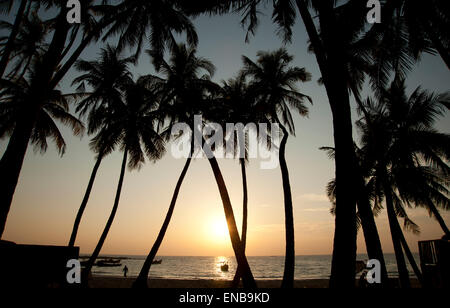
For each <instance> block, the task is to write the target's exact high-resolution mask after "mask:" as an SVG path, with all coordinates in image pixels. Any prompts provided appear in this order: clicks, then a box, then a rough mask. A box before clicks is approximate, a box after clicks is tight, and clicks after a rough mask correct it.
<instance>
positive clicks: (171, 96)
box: [133, 45, 216, 288]
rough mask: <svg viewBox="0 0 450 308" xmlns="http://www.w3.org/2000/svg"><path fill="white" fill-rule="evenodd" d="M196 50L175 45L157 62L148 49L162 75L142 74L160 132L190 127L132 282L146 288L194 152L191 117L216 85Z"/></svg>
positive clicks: (168, 134) (209, 66)
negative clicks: (156, 100)
mask: <svg viewBox="0 0 450 308" xmlns="http://www.w3.org/2000/svg"><path fill="white" fill-rule="evenodd" d="M196 52H197V51H196V49H195V48H192V47H191V48H187V47H186V46H185V45H177V46H175V47H174V48H173V49H172V53H171V58H170V60H169V62H166V61H165V60H162V61H161V60H160V59H159V55H158V54H155V53H154V51H153V50H148V54H149V55H150V56H151V58H152V61H153V63H154V64H155V67H158V66H159V70H158V72H160V73H161V74H162V75H163V78H161V77H158V76H152V75H148V76H145V77H144V78H145V79H146V80H147V82H148V84H149V85H152V86H153V87H154V88H155V89H156V91H158V92H159V93H161V97H162V99H161V104H160V109H159V112H160V114H161V116H162V117H163V118H164V119H166V120H168V122H169V124H168V127H167V128H165V129H164V132H163V133H162V135H163V136H164V137H165V138H166V139H167V140H169V139H170V138H171V137H172V136H171V132H172V128H173V127H174V126H175V125H176V124H177V123H188V125H189V126H190V127H191V136H190V145H191V149H190V153H189V156H188V157H187V159H186V163H185V165H184V167H183V170H182V172H181V174H180V176H179V178H178V181H177V184H176V186H175V190H174V193H173V195H172V199H171V202H170V205H169V209H168V211H167V214H166V217H165V219H164V223H163V225H162V227H161V229H160V231H159V233H158V237H157V239H156V241H155V243H154V244H153V246H152V248H151V250H150V252H149V254H148V256H147V258H146V260H145V262H144V265H143V266H142V269H141V271H140V273H139V276H138V278H137V279H136V281H135V282H134V284H133V286H134V287H136V288H139V287H147V278H148V274H149V272H150V268H151V265H152V262H153V260H154V258H155V257H156V255H157V253H158V250H159V247H160V246H161V244H162V241H163V239H164V236H165V234H166V232H167V229H168V227H169V224H170V220H171V218H172V215H173V212H174V210H175V205H176V202H177V198H178V194H179V192H180V189H181V186H182V184H183V181H184V178H185V176H186V174H187V171H188V170H189V166H190V164H191V161H192V158H193V155H194V151H195V148H194V136H193V132H194V125H193V123H194V116H195V115H198V114H200V112H201V110H202V109H204V107H203V105H204V95H205V91H207V90H208V89H211V88H214V87H216V85H215V84H214V83H212V82H211V81H210V78H211V76H212V75H213V74H214V71H215V67H214V65H213V64H212V63H211V62H210V61H209V60H207V59H205V58H202V57H198V56H197V55H196ZM155 61H157V62H158V65H156V63H155ZM160 61H161V62H160ZM202 74H203V75H202Z"/></svg>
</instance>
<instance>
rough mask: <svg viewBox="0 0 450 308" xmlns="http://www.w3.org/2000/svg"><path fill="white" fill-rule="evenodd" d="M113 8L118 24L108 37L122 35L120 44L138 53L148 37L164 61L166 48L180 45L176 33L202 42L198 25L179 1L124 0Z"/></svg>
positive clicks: (194, 44)
mask: <svg viewBox="0 0 450 308" xmlns="http://www.w3.org/2000/svg"><path fill="white" fill-rule="evenodd" d="M111 10H112V14H113V15H114V23H113V24H112V26H111V28H110V29H109V30H108V32H107V33H106V34H105V37H104V39H107V38H110V37H111V36H114V35H117V34H118V35H119V43H118V47H119V48H120V49H122V48H124V47H126V46H133V47H136V51H135V55H136V56H137V55H139V54H140V53H141V51H142V48H143V46H144V43H145V40H147V39H148V40H149V42H150V44H151V48H152V50H153V53H154V56H155V57H157V58H158V61H159V60H162V58H163V55H164V51H165V49H166V47H168V48H169V50H171V49H172V48H174V47H175V46H176V45H177V42H176V40H175V37H174V34H173V33H174V32H175V33H177V34H183V33H184V34H186V40H187V43H188V44H189V45H190V46H196V45H197V43H198V37H197V33H196V31H195V27H194V25H193V24H192V22H191V20H190V19H189V18H188V17H187V16H186V14H185V12H184V11H183V9H182V8H180V5H178V3H177V1H171V0H124V1H122V2H121V3H120V4H119V5H117V6H116V7H114V8H111Z"/></svg>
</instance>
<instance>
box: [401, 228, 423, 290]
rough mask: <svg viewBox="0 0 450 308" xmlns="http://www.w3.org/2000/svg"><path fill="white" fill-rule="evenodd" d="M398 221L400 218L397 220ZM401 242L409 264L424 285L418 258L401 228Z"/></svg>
mask: <svg viewBox="0 0 450 308" xmlns="http://www.w3.org/2000/svg"><path fill="white" fill-rule="evenodd" d="M397 221H398V220H397ZM399 235H400V242H401V243H402V246H403V250H404V251H405V254H406V257H407V258H408V261H409V264H410V265H411V267H412V268H413V271H414V274H416V277H417V279H418V280H419V282H420V284H421V285H422V286H423V285H424V281H423V276H422V273H421V272H420V269H419V267H418V266H417V263H416V260H415V259H414V256H413V254H412V252H411V249H409V246H408V243H407V242H406V239H405V235H404V234H403V231H402V230H401V228H400V234H399Z"/></svg>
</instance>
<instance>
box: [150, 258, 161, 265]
mask: <svg viewBox="0 0 450 308" xmlns="http://www.w3.org/2000/svg"><path fill="white" fill-rule="evenodd" d="M161 263H162V259H161V260H153V262H152V264H161Z"/></svg>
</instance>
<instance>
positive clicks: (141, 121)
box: [83, 78, 165, 284]
mask: <svg viewBox="0 0 450 308" xmlns="http://www.w3.org/2000/svg"><path fill="white" fill-rule="evenodd" d="M108 105H109V106H103V105H102V106H100V107H99V108H97V109H96V112H97V113H98V114H99V117H98V120H99V121H101V122H100V123H101V129H100V131H99V133H98V134H97V136H96V137H95V138H94V139H93V141H92V147H93V148H95V149H96V150H97V151H99V152H100V151H102V152H100V153H104V152H105V145H106V146H108V147H109V151H112V150H114V149H115V148H116V147H119V148H120V150H121V151H123V160H122V166H121V169H120V170H121V171H120V177H119V184H118V186H117V192H116V197H115V200H114V205H113V208H112V211H111V214H110V216H109V218H108V221H107V223H106V225H105V228H104V230H103V232H102V235H101V237H100V239H99V241H98V243H97V246H96V247H95V249H94V252H93V253H92V255H91V257H90V258H89V260H88V263H87V265H86V268H85V271H84V273H83V278H84V279H83V283H84V284H87V282H88V275H89V273H90V271H91V268H92V266H93V265H94V262H95V260H96V259H97V257H98V255H99V254H100V251H101V249H102V247H103V243H104V242H105V240H106V237H107V235H108V232H109V229H110V228H111V225H112V223H113V221H114V218H115V215H116V212H117V209H118V206H119V200H120V194H121V190H122V185H123V181H124V176H125V169H126V165H127V162H128V168H129V169H130V170H133V169H139V168H140V167H141V166H142V165H143V164H144V163H145V156H147V157H148V158H149V159H150V160H151V161H154V162H155V161H157V160H158V159H160V158H161V157H162V156H163V154H164V152H165V147H164V140H163V139H162V137H161V136H160V135H159V134H158V133H157V132H156V130H155V127H156V121H157V119H158V118H157V116H156V113H155V111H156V109H157V99H156V97H155V93H154V92H153V91H152V90H151V89H149V88H148V87H147V85H146V82H145V80H144V79H142V78H141V79H139V80H138V81H137V82H136V83H134V82H133V83H131V84H128V85H126V87H125V90H124V91H123V93H121V96H120V97H117V98H116V100H115V101H114V103H112V104H108ZM102 118H103V119H102ZM128 156H129V158H128Z"/></svg>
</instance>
